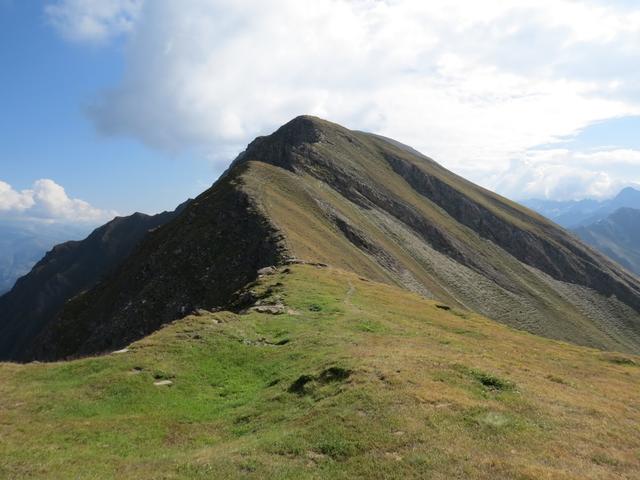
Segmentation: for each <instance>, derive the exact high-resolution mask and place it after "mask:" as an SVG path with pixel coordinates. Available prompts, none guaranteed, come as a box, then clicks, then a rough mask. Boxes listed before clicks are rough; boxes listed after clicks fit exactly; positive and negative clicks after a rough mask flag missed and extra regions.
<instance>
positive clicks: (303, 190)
mask: <svg viewBox="0 0 640 480" xmlns="http://www.w3.org/2000/svg"><path fill="white" fill-rule="evenodd" d="M140 220H143V221H142V223H141V224H138V221H140ZM129 221H130V222H133V225H125V224H124V222H126V220H124V219H123V220H120V221H119V222H116V223H113V222H111V223H110V224H107V225H106V226H105V227H102V228H101V229H98V230H96V232H94V234H92V236H90V237H89V238H88V239H87V240H85V241H84V242H80V244H77V243H75V244H72V245H67V246H66V247H65V246H62V247H59V248H57V249H55V250H54V251H53V252H52V253H51V254H49V255H48V256H47V257H46V258H45V259H43V261H42V262H40V263H39V264H38V265H37V266H36V267H35V268H34V269H33V270H32V272H31V273H30V274H29V275H28V276H27V277H24V278H23V279H21V280H20V281H19V282H18V283H17V284H16V286H15V287H14V289H13V290H12V291H11V292H10V293H9V294H7V295H5V296H4V297H2V298H1V299H0V341H1V340H2V339H4V343H0V358H10V359H18V360H32V359H40V360H54V359H62V358H69V357H76V356H82V355H88V354H94V353H99V352H106V351H112V350H116V349H120V348H122V347H123V346H126V345H128V344H129V343H130V342H132V341H135V340H137V339H140V338H142V337H144V336H145V335H148V334H149V333H151V332H154V331H156V330H157V329H159V328H161V327H162V326H163V325H165V324H167V323H169V322H172V321H174V320H176V319H180V318H182V317H184V316H185V315H187V314H188V313H190V312H198V311H202V310H212V309H218V308H228V309H232V310H236V311H239V309H242V308H245V307H247V306H250V305H253V304H255V302H256V297H255V292H253V291H252V285H253V284H252V282H253V281H255V280H256V279H257V277H258V275H259V271H260V270H261V269H262V268H264V267H267V266H273V265H276V266H284V265H287V264H291V263H297V262H307V263H313V264H330V265H332V266H334V267H337V268H341V269H344V270H349V271H351V272H355V273H356V274H357V275H359V276H360V277H362V278H366V279H369V280H374V281H379V282H383V283H387V284H391V285H396V286H399V287H401V288H404V289H406V290H409V291H412V292H416V293H418V294H420V295H422V296H423V297H427V298H435V299H438V301H440V302H444V305H443V308H445V309H451V308H465V309H470V310H474V311H476V312H480V313H482V314H484V315H486V316H488V317H490V318H492V319H494V320H497V321H499V322H502V323H505V324H507V325H510V326H512V327H515V328H519V329H523V330H527V331H529V332H532V333H535V334H539V335H544V336H547V337H551V338H556V339H560V340H564V341H570V342H574V343H577V344H582V345H588V346H593V347H599V348H609V349H615V350H621V351H628V352H640V316H639V312H640V280H639V279H638V278H637V277H635V276H633V275H631V274H630V273H628V272H627V271H626V270H625V269H623V268H621V267H620V266H619V265H617V264H615V263H613V262H611V261H610V260H608V259H607V258H606V257H605V256H603V255H600V254H599V253H596V252H595V251H593V250H592V249H590V248H588V247H587V246H586V245H584V244H583V243H582V242H580V241H579V240H578V239H577V238H576V237H575V236H573V235H570V234H569V233H568V232H566V231H565V230H563V229H561V228H558V226H557V225H556V224H554V223H552V222H550V221H548V220H547V219H546V218H544V217H543V216H541V215H538V214H536V213H534V212H532V211H531V210H529V209H527V208H524V207H522V206H520V205H518V204H517V203H514V202H511V201H509V200H508V199H505V198H503V197H500V196H499V195H497V194H495V193H493V192H490V191H488V190H486V189H483V188H481V187H479V186H477V185H474V184H473V183H471V182H469V181H467V180H465V179H464V178H461V177H459V176H457V175H455V174H453V173H452V172H450V171H448V170H446V169H444V168H443V167H442V166H440V165H439V164H437V163H436V162H435V161H433V160H432V159H430V158H428V157H426V156H424V155H422V154H420V153H418V152H416V151H415V150H413V149H411V148H409V147H407V146H404V145H402V144H399V143H398V142H395V141H393V140H390V139H387V138H383V137H380V136H378V135H374V134H369V133H364V132H358V131H352V130H348V129H346V128H344V127H341V126H339V125H336V124H333V123H331V122H327V121H324V120H321V119H317V118H314V117H308V116H303V117H298V118H296V119H294V120H292V121H291V122H289V123H287V124H286V125H284V126H282V127H281V128H280V129H278V130H277V131H276V132H274V133H273V134H271V135H269V136H266V137H258V138H257V139H255V140H254V141H253V142H252V143H251V144H250V145H249V146H248V147H247V149H246V151H245V152H243V153H242V154H241V155H240V156H239V157H238V158H237V159H236V160H235V161H234V162H233V163H232V164H231V166H230V168H229V169H228V171H227V172H226V173H225V174H224V175H222V176H221V177H220V179H219V180H218V181H217V182H216V183H215V184H214V185H213V186H212V187H211V188H210V189H209V190H207V191H205V192H204V193H202V194H201V195H200V196H198V197H197V198H196V199H195V200H193V201H190V202H189V203H188V204H187V205H186V206H184V208H182V209H180V210H179V211H177V212H175V213H172V214H165V216H164V217H162V218H156V217H150V218H149V217H140V218H134V219H130V220H129ZM154 226H155V227H156V228H154ZM150 228H154V229H153V231H152V232H150V233H147V231H148V230H149V229H150ZM130 232H137V233H136V234H135V236H134V238H132V239H129V240H127V241H124V242H122V241H121V239H122V238H125V239H127V238H129V237H128V235H129V234H130ZM96 262H98V264H97V266H98V267H99V268H96ZM76 273H77V275H76ZM69 279H73V283H72V287H73V288H68V287H67V286H68V281H69ZM48 292H54V294H53V295H50V294H49V293H48ZM308 298H309V300H308V301H309V302H312V303H313V302H314V293H313V291H312V290H309V292H308ZM32 304H34V305H35V307H32V306H31V305H32ZM25 305H28V306H27V307H25ZM25 308H27V309H28V310H26V311H25V310H24V309H25ZM272 308H276V309H277V305H276V306H274V307H272ZM314 308H317V306H314ZM45 309H49V310H48V311H45ZM47 312H48V313H47ZM7 338H10V339H9V340H7Z"/></svg>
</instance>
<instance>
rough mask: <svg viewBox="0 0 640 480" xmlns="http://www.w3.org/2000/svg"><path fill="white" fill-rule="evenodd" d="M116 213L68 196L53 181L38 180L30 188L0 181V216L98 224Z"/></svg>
mask: <svg viewBox="0 0 640 480" xmlns="http://www.w3.org/2000/svg"><path fill="white" fill-rule="evenodd" d="M115 215H116V212H114V211H107V210H100V209H98V208H95V207H92V206H91V205H90V204H89V203H87V202H85V201H84V200H80V199H77V198H69V196H68V195H67V193H66V192H65V190H64V188H63V187H62V186H60V185H58V184H57V183H56V182H54V181H53V180H49V179H40V180H36V181H35V182H34V183H33V186H32V188H30V189H27V190H22V191H17V190H14V189H13V187H11V185H9V184H8V183H6V182H3V181H0V218H22V219H30V220H44V221H49V222H66V223H95V224H97V223H101V222H104V221H106V220H109V219H111V218H112V217H114V216H115Z"/></svg>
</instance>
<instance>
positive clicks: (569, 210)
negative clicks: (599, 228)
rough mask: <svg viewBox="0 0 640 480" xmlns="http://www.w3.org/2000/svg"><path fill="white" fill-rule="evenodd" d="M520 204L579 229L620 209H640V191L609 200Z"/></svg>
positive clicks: (626, 192)
mask: <svg viewBox="0 0 640 480" xmlns="http://www.w3.org/2000/svg"><path fill="white" fill-rule="evenodd" d="M520 203H522V204H523V205H525V206H526V207H529V208H530V209H531V210H534V211H536V212H538V213H540V214H541V215H544V216H545V217H547V218H549V219H551V220H553V221H554V222H556V223H557V224H558V225H561V226H563V227H565V228H577V227H581V226H585V225H590V224H592V223H595V222H597V221H598V220H602V219H603V218H605V217H607V216H608V215H610V214H612V213H613V212H615V211H616V210H618V209H619V208H623V207H624V208H637V209H640V190H636V189H635V188H632V187H628V188H625V189H624V190H622V191H621V192H620V193H619V194H618V195H616V196H615V197H614V198H611V199H608V200H602V201H598V200H592V199H586V200H571V201H557V200H541V199H529V200H523V201H521V202H520Z"/></svg>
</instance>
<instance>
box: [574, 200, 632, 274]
mask: <svg viewBox="0 0 640 480" xmlns="http://www.w3.org/2000/svg"><path fill="white" fill-rule="evenodd" d="M574 233H575V234H576V235H577V236H578V237H580V239H581V240H583V241H584V242H585V243H587V244H589V245H591V246H592V247H594V248H595V249H597V250H599V251H600V252H602V253H603V254H605V255H606V256H608V257H609V258H611V259H612V260H614V261H616V262H618V263H619V264H620V265H622V266H623V267H625V268H627V269H628V270H629V271H631V272H633V273H635V274H636V275H640V210H638V209H635V208H620V209H618V210H616V211H615V212H614V213H612V214H611V215H609V216H608V217H607V218H605V219H603V220H599V221H597V222H595V223H593V224H591V225H587V226H584V227H580V228H576V229H575V230H574Z"/></svg>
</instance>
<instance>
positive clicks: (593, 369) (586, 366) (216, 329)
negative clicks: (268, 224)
mask: <svg viewBox="0 0 640 480" xmlns="http://www.w3.org/2000/svg"><path fill="white" fill-rule="evenodd" d="M249 292H251V293H250V294H249ZM244 297H251V298H252V299H253V301H256V300H257V304H258V307H254V308H252V309H250V310H249V311H248V312H247V313H242V314H239V315H238V314H234V313H230V312H218V313H206V312H201V313H200V316H189V317H187V318H185V319H182V320H179V321H176V322H174V323H172V324H170V325H168V326H166V327H165V328H164V329H162V330H160V331H158V332H156V333H155V334H153V335H151V336H149V337H148V338H145V339H144V340H141V341H139V342H137V343H135V344H133V345H131V346H130V347H129V349H128V350H127V351H124V352H121V353H113V354H110V355H106V356H102V357H96V358H86V359H82V360H76V361H71V362H59V363H48V364H38V363H34V364H28V365H18V364H0V478H24V479H28V478H34V479H41V478H48V479H65V480H66V479H69V478H94V479H102V478H105V479H107V478H138V479H141V480H142V479H158V478H164V479H183V478H184V479H187V478H195V479H197V478H202V479H204V478H255V479H263V478H285V479H286V478H290V479H300V478H345V479H346V478H371V479H376V478H384V479H394V478H397V479H404V478H433V479H451V478H465V479H486V478H492V479H530V480H533V479H536V480H537V479H541V478H545V479H562V480H568V479H576V480H584V479H613V478H620V479H623V478H626V479H632V478H637V473H638V471H640V457H639V456H638V452H640V431H639V430H638V428H637V425H638V424H639V423H640V398H639V395H640V393H639V391H638V388H637V386H638V384H639V382H640V358H639V357H634V356H630V355H622V354H612V353H604V352H601V351H598V350H592V349H588V348H583V347H577V346H575V345H570V344H565V343H561V342H556V341H553V340H547V339H544V338H540V337H536V336H533V335H530V334H527V333H524V332H520V331H516V330H512V329H510V328H508V327H505V326H502V325H499V324H497V323H495V322H492V321H489V320H487V319H486V318H483V317H480V316H478V315H476V314H473V313H470V312H468V311H464V310H462V309H459V308H456V307H454V308H450V306H448V305H443V304H441V303H438V302H433V301H428V300H425V299H423V298H422V297H420V296H418V295H415V294H412V293H409V292H407V291H406V290H400V289H398V288H395V287H391V286H388V285H386V284H380V283H375V282H372V281H369V280H365V279H364V278H361V277H359V276H358V275H356V274H353V273H349V272H344V271H338V270H334V269H330V268H318V267H313V266H307V265H293V266H290V267H283V268H281V269H280V270H279V271H277V272H275V273H273V274H270V275H265V276H263V277H261V278H260V279H259V280H258V282H257V283H256V284H254V285H252V286H251V287H250V289H249V290H248V291H247V292H246V294H245V295H244ZM274 309H275V310H274ZM260 311H282V312H284V313H282V314H280V315H271V314H267V313H260Z"/></svg>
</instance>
